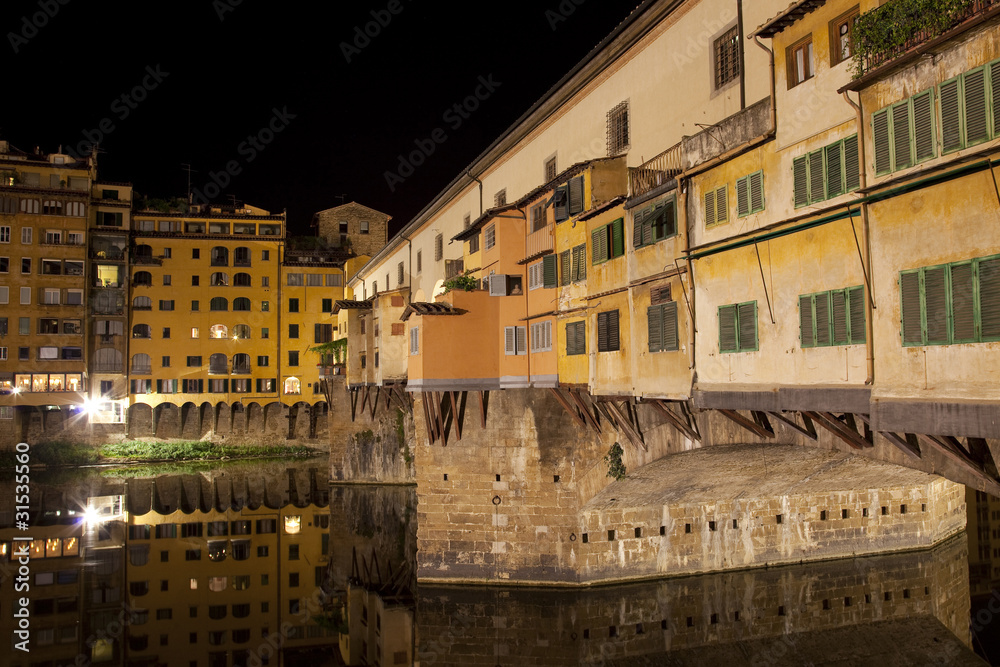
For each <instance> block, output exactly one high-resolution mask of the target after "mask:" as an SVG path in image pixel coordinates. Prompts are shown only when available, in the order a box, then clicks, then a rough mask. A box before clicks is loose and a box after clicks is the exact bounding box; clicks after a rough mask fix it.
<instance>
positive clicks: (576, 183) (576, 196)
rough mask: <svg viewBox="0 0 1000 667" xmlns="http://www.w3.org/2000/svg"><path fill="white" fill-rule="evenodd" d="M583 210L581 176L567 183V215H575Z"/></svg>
mask: <svg viewBox="0 0 1000 667" xmlns="http://www.w3.org/2000/svg"><path fill="white" fill-rule="evenodd" d="M583 209H584V202H583V176H582V175H581V176H577V177H576V178H574V179H572V180H570V182H569V214H570V215H576V214H577V213H580V212H582V211H583Z"/></svg>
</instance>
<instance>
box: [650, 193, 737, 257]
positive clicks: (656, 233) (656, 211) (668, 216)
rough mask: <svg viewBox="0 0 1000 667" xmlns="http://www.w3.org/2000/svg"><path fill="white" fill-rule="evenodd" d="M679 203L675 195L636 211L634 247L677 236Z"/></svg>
mask: <svg viewBox="0 0 1000 667" xmlns="http://www.w3.org/2000/svg"><path fill="white" fill-rule="evenodd" d="M722 190H725V188H722ZM676 234H677V203H676V200H675V199H674V198H673V197H670V198H669V199H667V200H665V201H662V202H660V203H659V204H655V205H653V206H650V207H649V208H644V209H642V210H641V211H636V213H635V214H634V216H633V219H632V247H633V248H641V247H643V246H647V245H652V244H654V243H656V242H658V241H662V240H663V239H666V238H669V237H671V236H676Z"/></svg>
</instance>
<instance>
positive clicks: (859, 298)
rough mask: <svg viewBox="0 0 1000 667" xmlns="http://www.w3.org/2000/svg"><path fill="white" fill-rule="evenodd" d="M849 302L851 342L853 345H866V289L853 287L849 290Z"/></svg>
mask: <svg viewBox="0 0 1000 667" xmlns="http://www.w3.org/2000/svg"><path fill="white" fill-rule="evenodd" d="M847 302H848V311H849V313H850V320H849V328H850V342H851V344H858V343H864V342H865V337H866V329H865V288H864V287H852V288H850V289H849V290H847Z"/></svg>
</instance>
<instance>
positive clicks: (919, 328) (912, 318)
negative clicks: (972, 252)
mask: <svg viewBox="0 0 1000 667" xmlns="http://www.w3.org/2000/svg"><path fill="white" fill-rule="evenodd" d="M899 286H900V297H901V301H902V320H903V322H902V325H903V326H902V332H901V334H902V338H903V345H904V346H915V345H951V344H953V343H982V342H987V341H996V340H1000V255H993V256H990V257H981V258H977V259H972V260H969V261H964V262H954V263H952V264H943V265H938V266H927V267H923V268H920V269H913V270H910V271H903V272H901V273H900V275H899Z"/></svg>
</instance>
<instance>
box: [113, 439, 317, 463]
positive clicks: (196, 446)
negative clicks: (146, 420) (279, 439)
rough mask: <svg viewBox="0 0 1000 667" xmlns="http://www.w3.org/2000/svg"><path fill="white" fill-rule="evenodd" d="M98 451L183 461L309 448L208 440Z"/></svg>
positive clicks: (293, 452)
mask: <svg viewBox="0 0 1000 667" xmlns="http://www.w3.org/2000/svg"><path fill="white" fill-rule="evenodd" d="M98 453H99V454H100V455H101V456H102V457H103V458H109V459H131V460H138V461H184V460H190V459H222V458H230V459H234V458H263V457H269V456H289V455H292V456H301V455H305V454H309V453H312V450H310V449H309V448H308V447H303V446H301V445H294V446H290V447H284V446H263V445H261V446H257V445H248V446H230V445H216V444H213V443H211V442H205V441H199V442H138V441H136V442H122V443H117V444H110V445H103V446H102V447H101V448H100V449H99V450H98Z"/></svg>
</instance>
